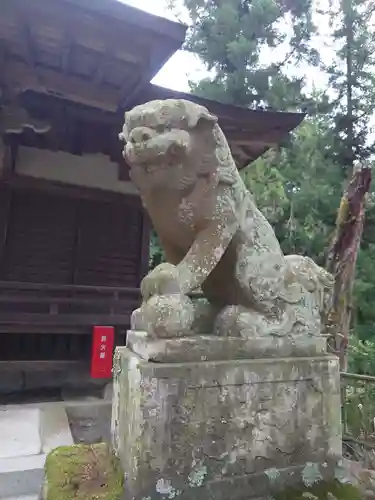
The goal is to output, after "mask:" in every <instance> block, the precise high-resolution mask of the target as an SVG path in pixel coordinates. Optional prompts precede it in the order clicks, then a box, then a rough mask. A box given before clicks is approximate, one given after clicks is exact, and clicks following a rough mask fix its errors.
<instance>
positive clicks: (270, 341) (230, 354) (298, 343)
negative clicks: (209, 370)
mask: <svg viewBox="0 0 375 500" xmlns="http://www.w3.org/2000/svg"><path fill="white" fill-rule="evenodd" d="M126 345H127V347H128V348H129V349H130V350H131V351H132V352H134V353H135V354H138V355H139V356H140V357H141V358H142V359H145V360H149V361H157V362H163V363H174V362H184V361H185V362H191V361H223V360H235V359H256V358H267V357H275V356H279V357H280V356H281V357H286V358H287V357H293V356H317V355H322V354H325V353H326V338H325V337H323V336H307V335H299V336H298V337H291V338H289V337H271V336H270V337H260V338H255V339H252V338H241V337H240V338H239V337H216V336H213V335H196V336H193V337H179V338H173V339H156V340H155V339H154V338H152V337H151V338H150V337H149V336H148V335H147V333H146V332H139V331H132V330H130V331H128V333H127V339H126Z"/></svg>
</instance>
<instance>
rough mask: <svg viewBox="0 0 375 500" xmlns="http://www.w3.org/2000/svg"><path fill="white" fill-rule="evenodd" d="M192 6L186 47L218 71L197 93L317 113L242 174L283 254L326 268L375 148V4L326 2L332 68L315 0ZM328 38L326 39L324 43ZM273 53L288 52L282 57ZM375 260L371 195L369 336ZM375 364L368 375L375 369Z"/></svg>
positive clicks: (358, 307)
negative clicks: (374, 122) (362, 166)
mask: <svg viewBox="0 0 375 500" xmlns="http://www.w3.org/2000/svg"><path fill="white" fill-rule="evenodd" d="M184 5H185V7H186V8H187V11H188V13H189V15H190V18H191V26H190V29H189V34H188V39H187V43H186V49H187V50H190V51H192V52H194V53H196V54H198V55H199V56H200V58H201V60H202V61H203V63H204V64H205V65H206V68H207V69H208V70H209V71H210V76H209V77H207V78H206V79H204V80H202V81H200V82H195V83H192V84H191V86H192V91H193V92H194V93H196V94H198V95H201V96H203V97H208V98H211V99H215V100H218V101H221V102H224V103H233V104H236V105H241V106H245V107H250V108H263V109H270V108H271V109H272V108H275V109H277V110H295V109H299V110H304V111H306V112H307V113H308V115H309V117H308V118H307V119H306V120H305V122H304V123H303V125H301V126H300V127H299V128H298V130H296V131H295V133H293V134H292V137H291V140H290V141H289V143H288V144H285V145H284V146H285V147H282V148H281V147H280V148H279V149H278V150H276V151H270V152H268V153H267V154H265V155H264V156H263V157H262V158H260V159H258V160H257V161H255V162H254V163H252V164H251V165H250V166H249V167H248V168H247V169H245V170H244V171H243V172H242V176H243V179H244V181H245V183H246V185H247V186H248V187H249V189H250V190H251V191H252V193H253V194H254V197H255V199H256V201H257V203H258V205H259V207H260V208H261V210H262V211H263V212H264V214H265V215H266V216H267V218H268V219H269V220H270V222H271V223H272V225H273V227H274V229H275V232H276V234H277V236H278V238H279V240H280V242H281V246H282V248H283V251H284V252H285V253H301V254H306V255H309V256H311V257H312V258H314V259H315V260H316V261H317V262H318V263H319V264H321V265H324V264H325V260H326V253H327V249H328V247H329V244H330V242H331V238H332V236H333V233H334V229H335V220H336V214H337V209H338V207H339V204H340V198H341V195H342V192H343V189H344V187H345V183H346V182H347V178H348V176H349V175H350V174H351V172H352V169H353V166H354V162H355V160H364V159H367V158H369V157H370V155H371V153H373V152H374V144H373V141H372V137H371V135H369V131H370V127H369V123H370V117H371V116H372V115H373V114H374V110H375V66H374V65H375V55H374V54H375V27H374V23H373V19H374V17H372V16H375V3H374V2H373V0H338V1H337V2H327V3H326V5H325V6H324V8H325V12H323V14H324V15H325V18H326V19H327V18H328V19H330V29H331V33H330V37H329V39H328V44H329V45H330V46H331V47H333V48H334V50H335V53H334V55H333V60H332V61H330V62H329V64H326V61H323V60H321V57H320V54H319V53H318V52H317V51H316V49H315V48H314V43H315V42H314V39H315V40H316V38H319V30H318V29H317V27H316V26H315V25H314V22H313V21H314V20H315V21H316V20H317V19H316V18H314V16H313V11H314V8H315V9H316V8H317V3H316V2H314V1H313V0H294V1H289V0H281V1H279V2H274V1H273V0H184ZM320 14H322V12H321V13H320ZM318 21H319V20H318ZM326 42H327V38H325V40H324V41H323V40H320V43H319V46H320V47H321V48H324V47H323V46H324V44H325V43H326ZM316 46H317V45H316ZM271 54H272V58H271V57H270V55H271ZM274 54H280V56H279V57H278V58H276V59H275V57H273V56H274ZM323 55H324V54H323ZM271 59H272V60H271ZM302 64H303V65H304V68H305V74H307V73H308V71H309V69H310V68H311V67H312V66H315V67H316V66H319V67H320V68H321V70H322V71H324V72H325V74H326V76H328V80H329V83H328V87H327V88H322V89H321V90H320V91H319V92H318V91H316V90H314V92H312V93H311V94H310V95H308V94H307V92H306V89H305V87H304V83H305V79H304V78H301V77H298V78H297V77H295V76H293V75H295V74H297V73H298V72H296V71H295V70H296V69H298V68H299V69H301V65H302ZM299 74H301V71H300V72H299ZM156 255H160V252H159V250H157V251H156ZM374 262H375V204H374V203H373V196H372V197H370V203H369V205H368V207H367V213H366V221H365V228H364V233H363V241H362V245H361V250H360V253H359V256H358V261H357V271H356V281H355V285H354V292H353V299H354V300H353V306H354V311H355V314H353V315H352V317H353V319H354V321H353V328H354V329H355V331H356V334H357V335H358V337H359V338H360V339H362V340H363V339H370V338H372V337H373V336H374V333H375V307H374V305H373V304H374V302H375V273H374V272H373V267H374V264H373V263H374ZM366 348H367V347H366ZM353 349H354V350H353V353H352V357H351V365H353V363H354V361H353V360H354V359H356V361H355V363H356V364H357V368H356V369H358V370H363V367H360V366H359V365H360V362H359V358H360V357H361V356H363V360H362V362H363V363H365V364H366V366H367V365H369V364H371V362H369V361H368V359H369V358H368V357H366V356H365V354H364V351H363V350H361V351H358V350H357V351H355V349H356V346H355V345H354V346H353ZM373 359H375V358H373ZM373 364H374V368H371V369H370V368H369V367H367V368H366V371H369V370H372V371H374V372H375V361H374V362H373Z"/></svg>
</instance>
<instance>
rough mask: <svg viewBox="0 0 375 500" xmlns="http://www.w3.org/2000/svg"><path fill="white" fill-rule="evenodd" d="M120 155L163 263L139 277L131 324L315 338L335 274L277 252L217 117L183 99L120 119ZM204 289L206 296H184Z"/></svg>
mask: <svg viewBox="0 0 375 500" xmlns="http://www.w3.org/2000/svg"><path fill="white" fill-rule="evenodd" d="M120 137H121V138H122V139H123V140H124V141H125V142H126V144H125V148H124V156H125V158H126V159H127V161H128V163H129V165H130V167H131V178H132V180H133V181H134V183H135V185H136V186H137V187H138V189H139V192H140V195H141V198H142V202H143V205H144V207H145V208H146V210H147V212H148V213H149V215H150V217H151V220H152V223H153V225H154V228H155V230H156V232H157V233H158V235H159V238H160V241H161V244H162V246H163V248H164V251H165V255H166V259H167V263H165V264H161V265H160V266H158V267H156V268H155V269H154V270H153V271H151V272H150V273H149V274H148V276H146V277H145V278H144V280H143V282H142V286H141V291H142V295H143V304H142V306H141V308H140V309H138V310H136V311H135V312H134V313H133V318H132V323H133V325H132V327H133V329H137V330H146V331H147V332H148V333H149V334H151V335H154V336H156V337H173V336H185V335H193V334H196V333H197V332H202V330H203V329H204V331H205V333H208V331H207V329H209V332H210V333H213V334H216V335H230V336H241V337H246V338H249V337H260V336H264V335H276V336H284V335H289V336H295V335H301V334H306V335H318V334H319V333H320V332H321V328H322V325H321V321H322V320H321V316H322V312H323V309H324V308H325V306H326V304H327V301H328V300H329V298H330V295H331V288H332V285H333V280H332V277H331V276H330V275H329V274H328V273H327V272H326V271H324V270H323V269H322V268H320V267H319V266H317V265H316V264H315V263H314V262H313V261H312V260H311V259H309V258H306V257H301V256H296V255H292V256H284V255H283V252H282V251H281V248H280V245H279V242H278V240H277V238H276V236H275V233H274V231H273V229H272V227H271V226H270V224H269V223H268V221H267V220H266V219H265V217H264V216H263V215H262V213H261V212H260V211H259V210H258V208H257V207H256V204H255V202H254V199H253V197H252V195H251V194H250V192H249V191H248V190H247V188H246V187H245V185H244V183H243V181H242V179H241V177H240V175H239V173H238V171H237V168H236V165H235V163H234V160H233V158H232V155H231V152H230V149H229V146H228V143H227V141H226V138H225V136H224V134H223V132H222V130H221V129H220V127H219V125H218V123H217V118H216V117H215V116H213V115H212V114H210V113H209V112H208V110H207V109H206V108H204V107H202V106H199V105H197V104H194V103H192V102H189V101H185V100H174V99H170V100H165V101H152V102H149V103H147V104H144V105H140V106H137V107H135V108H134V109H133V110H131V111H130V112H127V113H126V115H125V124H124V127H123V131H122V134H120ZM196 289H200V290H202V291H203V295H204V297H205V299H203V300H202V299H201V300H194V299H191V298H189V294H191V292H193V291H194V290H196Z"/></svg>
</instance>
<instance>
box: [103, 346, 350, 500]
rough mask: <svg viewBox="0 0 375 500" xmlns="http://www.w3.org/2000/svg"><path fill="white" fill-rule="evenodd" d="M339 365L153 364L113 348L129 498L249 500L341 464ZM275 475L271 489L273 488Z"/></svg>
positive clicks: (115, 424)
mask: <svg viewBox="0 0 375 500" xmlns="http://www.w3.org/2000/svg"><path fill="white" fill-rule="evenodd" d="M340 425H341V424H340V384H339V367H338V361H337V358H336V357H333V356H328V355H320V356H314V357H295V358H272V359H237V360H223V361H197V362H180V363H179V362H174V363H172V362H171V363H161V362H159V363H156V362H152V361H148V360H145V359H142V358H141V357H140V356H139V355H137V354H135V353H133V352H132V351H130V349H128V348H126V347H119V348H117V349H116V353H115V358H114V389H113V406H112V440H113V446H114V449H115V451H116V453H117V455H118V457H119V458H120V460H121V463H122V467H123V469H124V471H125V481H126V483H125V492H126V496H125V498H126V500H127V499H129V500H130V499H133V500H142V499H146V498H147V499H149V500H154V499H161V498H179V499H181V500H185V499H186V500H193V499H194V500H197V499H199V498H204V499H215V500H227V499H228V498H231V500H245V499H246V500H249V499H251V498H257V497H262V496H263V495H265V496H266V495H267V494H269V492H270V489H272V488H275V487H276V486H275V485H276V483H277V484H278V485H279V487H285V486H287V485H293V484H297V483H298V482H299V481H300V480H301V477H302V476H301V475H302V473H303V471H304V469H305V468H306V466H307V465H308V464H320V465H321V469H322V471H323V474H324V470H326V471H327V474H329V471H330V470H331V469H330V464H331V463H332V462H335V460H336V459H337V458H338V457H340V456H341V451H342V450H341V428H340ZM275 476H276V478H277V481H275Z"/></svg>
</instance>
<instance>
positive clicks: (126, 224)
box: [0, 185, 147, 360]
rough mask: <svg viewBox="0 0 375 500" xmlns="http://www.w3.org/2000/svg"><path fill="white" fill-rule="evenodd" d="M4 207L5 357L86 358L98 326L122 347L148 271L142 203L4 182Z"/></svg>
mask: <svg viewBox="0 0 375 500" xmlns="http://www.w3.org/2000/svg"><path fill="white" fill-rule="evenodd" d="M124 198H126V197H124ZM116 200H117V198H116ZM0 205H1V206H0V256H1V257H0V334H1V337H0V340H1V343H2V349H1V353H0V360H7V359H9V360H17V359H24V356H25V355H26V356H29V358H30V359H65V358H64V356H63V357H61V356H62V353H64V352H65V355H66V356H68V358H67V359H70V357H69V356H71V355H72V356H73V353H75V355H77V356H78V355H79V356H81V357H82V356H83V357H84V358H87V356H89V355H90V350H91V347H90V346H91V331H92V326H93V325H95V324H105V325H113V326H115V327H116V334H117V343H123V342H124V338H125V333H126V329H127V328H128V327H129V326H130V324H129V323H130V314H131V312H132V311H133V310H134V309H135V308H136V307H137V306H138V305H139V302H140V292H139V283H140V279H141V276H142V275H143V273H144V271H145V259H146V257H145V255H146V252H145V251H144V250H142V245H144V244H145V242H146V243H147V235H146V236H145V234H144V231H145V230H146V229H145V228H146V227H147V223H144V221H143V218H144V215H143V212H142V209H141V207H140V204H139V203H134V204H132V203H130V202H129V200H127V201H126V202H124V203H120V202H118V201H115V202H112V203H110V202H107V201H103V200H95V199H92V200H91V199H86V198H83V199H80V198H77V197H69V196H64V195H60V194H58V195H56V193H54V194H50V193H45V192H40V191H33V190H30V191H29V190H23V189H21V190H17V189H11V188H10V187H9V186H6V185H0ZM41 334H43V335H41ZM73 337H77V338H75V339H74V338H73ZM22 339H23V340H22ZM46 345H49V346H50V347H49V348H48V349H46V348H45V346H46ZM26 346H28V348H26ZM52 346H54V348H53V349H52ZM74 346H75V347H74ZM51 349H52V351H51ZM55 351H56V352H55ZM71 351H72V352H71ZM27 352H28V353H29V354H28V355H27V354H26V353H27ZM70 352H71V354H69V353H70ZM43 353H44V354H43ZM73 357H74V356H73ZM26 359H28V358H27V357H26Z"/></svg>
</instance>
